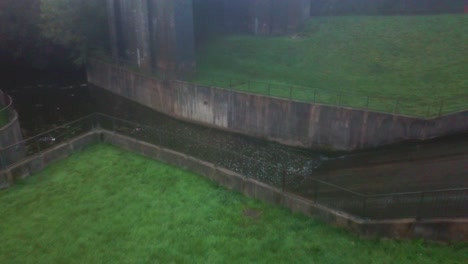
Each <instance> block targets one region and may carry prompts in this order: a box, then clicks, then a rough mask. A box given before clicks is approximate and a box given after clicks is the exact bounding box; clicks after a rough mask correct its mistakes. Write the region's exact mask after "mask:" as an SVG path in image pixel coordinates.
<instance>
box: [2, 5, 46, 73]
mask: <svg viewBox="0 0 468 264" xmlns="http://www.w3.org/2000/svg"><path fill="white" fill-rule="evenodd" d="M39 17H40V9H39V2H38V1H35V0H0V57H1V59H2V60H3V61H7V62H8V63H22V62H24V61H28V62H29V64H37V61H40V60H41V59H40V58H39V57H40V56H38V54H44V52H42V51H43V49H44V48H45V46H46V44H45V43H44V41H43V39H42V38H41V36H40V30H39V26H38V24H39Z"/></svg>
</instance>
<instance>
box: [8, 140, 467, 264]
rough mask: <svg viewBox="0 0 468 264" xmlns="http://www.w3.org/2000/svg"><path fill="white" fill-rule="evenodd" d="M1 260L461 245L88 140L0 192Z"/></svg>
mask: <svg viewBox="0 0 468 264" xmlns="http://www.w3.org/2000/svg"><path fill="white" fill-rule="evenodd" d="M0 223H1V224H0V238H1V246H0V263H333V264H336V263H359V264H361V263H400V264H403V263H411V264H415V263H424V264H430V263H446V264H449V263H463V261H464V260H466V259H468V251H467V250H466V249H467V247H466V246H467V245H466V244H459V245H452V246H443V245H437V244H432V243H425V242H422V241H394V240H388V239H361V238H358V237H356V236H355V235H353V234H350V233H348V232H347V231H343V230H338V229H336V228H333V227H330V226H327V225H326V224H323V223H321V222H318V221H314V220H312V219H309V218H307V217H305V216H302V215H297V214H291V213H290V212H289V211H287V210H285V209H281V208H277V207H273V206H270V205H267V204H264V203H261V202H258V201H254V200H251V199H248V198H246V197H244V196H242V195H240V194H238V193H233V192H230V191H227V190H225V189H223V188H220V187H218V186H216V185H215V184H213V183H211V182H209V181H208V180H206V179H204V178H202V177H197V176H195V175H193V174H192V173H190V172H187V171H184V170H180V169H177V168H174V167H171V166H168V165H165V164H161V163H158V162H154V161H151V160H148V159H146V158H144V157H141V156H138V155H135V154H132V153H130V152H126V151H123V150H119V149H116V148H114V147H111V146H107V145H96V146H93V147H90V148H88V149H86V150H85V151H83V152H80V153H77V154H75V155H73V156H71V157H70V158H68V159H67V160H64V161H61V162H58V163H56V164H53V165H52V166H50V167H48V168H47V169H45V170H44V171H43V172H41V173H39V174H37V175H34V176H33V177H31V178H29V179H27V180H25V181H22V182H20V183H18V184H16V185H14V186H13V187H11V188H10V189H8V190H3V191H0Z"/></svg>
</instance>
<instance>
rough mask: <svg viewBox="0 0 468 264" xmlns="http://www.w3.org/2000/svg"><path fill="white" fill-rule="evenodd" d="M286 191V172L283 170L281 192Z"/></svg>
mask: <svg viewBox="0 0 468 264" xmlns="http://www.w3.org/2000/svg"><path fill="white" fill-rule="evenodd" d="M285 189H286V170H283V177H282V180H281V190H283V192H284V190H285Z"/></svg>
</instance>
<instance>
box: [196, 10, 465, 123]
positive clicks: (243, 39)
mask: <svg viewBox="0 0 468 264" xmlns="http://www.w3.org/2000/svg"><path fill="white" fill-rule="evenodd" d="M466 24H468V16H466V15H436V16H385V17H378V16H368V17H352V16H349V17H315V18H312V19H311V20H310V22H309V23H307V25H306V26H305V27H304V28H303V30H302V31H301V32H300V33H299V34H297V35H295V36H281V37H279V36H276V37H255V36H247V35H227V36H220V37H218V38H216V39H215V40H213V41H211V42H210V43H209V44H208V45H207V46H205V47H203V48H201V49H200V50H199V51H198V58H197V61H198V70H199V72H198V77H197V79H196V80H195V81H196V82H199V83H202V84H206V85H215V86H221V87H228V86H232V87H233V88H235V89H239V90H246V91H250V92H255V93H262V94H270V95H273V96H278V97H286V98H291V99H296V100H305V101H316V102H319V103H325V104H333V105H336V104H340V105H345V106H351V107H359V108H367V107H368V108H371V109H374V110H379V111H385V112H394V111H395V112H398V113H403V114H410V115H417V116H434V115H437V114H438V113H439V111H440V109H441V108H442V112H443V113H448V112H453V111H457V110H462V109H467V108H468V78H467V72H468V46H467V43H468V28H467V27H466ZM247 80H251V82H250V83H249V82H247ZM268 83H269V84H270V88H269V87H268ZM296 86H297V87H296ZM290 87H296V88H293V89H292V92H291V91H290ZM301 87H302V88H301ZM304 87H308V89H306V88H304ZM310 88H312V89H310ZM314 89H317V90H316V91H317V92H316V93H315V94H314ZM460 95H464V96H460ZM368 96H370V98H369V99H368ZM397 100H398V102H397ZM442 100H445V102H443V103H442Z"/></svg>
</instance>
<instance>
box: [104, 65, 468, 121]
mask: <svg viewBox="0 0 468 264" xmlns="http://www.w3.org/2000/svg"><path fill="white" fill-rule="evenodd" d="M103 58H104V59H103ZM97 60H98V61H99V60H100V61H104V62H107V63H114V64H117V65H119V66H121V67H124V68H126V69H128V70H132V71H136V72H138V73H139V74H142V75H147V76H148V77H150V78H157V79H160V80H171V78H170V76H168V75H165V74H164V73H159V72H156V71H155V70H154V69H152V70H151V71H149V72H148V71H144V70H141V69H140V67H139V66H138V64H137V63H136V62H132V61H128V60H124V59H122V58H110V57H107V59H106V57H102V56H101V57H100V59H97ZM171 81H174V80H171ZM192 82H193V83H195V84H198V85H205V86H210V87H216V88H220V89H229V90H235V91H240V92H246V93H252V94H261V95H266V96H270V97H277V98H284V99H288V100H294V101H301V102H307V103H314V104H322V105H330V106H339V107H348V108H354V109H361V110H367V111H376V112H383V113H390V114H399V115H407V116H414V117H420V118H428V119H429V118H435V117H439V116H443V115H447V114H451V113H456V112H460V111H464V110H467V109H468V94H466V93H465V94H460V95H457V96H452V97H446V98H442V99H434V98H427V97H421V96H417V95H412V96H408V97H401V96H400V97H395V96H389V95H385V94H377V93H373V94H367V93H358V92H350V91H347V90H345V89H323V88H312V87H306V86H298V85H287V84H284V83H272V82H261V81H256V80H251V79H242V78H235V77H227V76H221V75H214V74H211V75H210V77H209V78H204V79H203V80H202V81H198V80H193V81H192Z"/></svg>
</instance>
